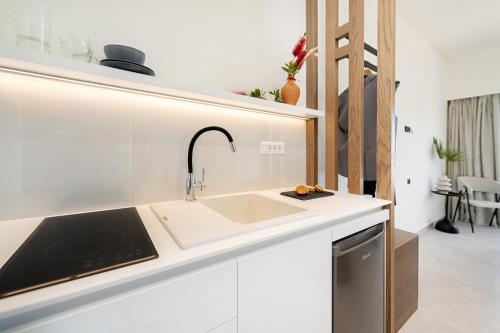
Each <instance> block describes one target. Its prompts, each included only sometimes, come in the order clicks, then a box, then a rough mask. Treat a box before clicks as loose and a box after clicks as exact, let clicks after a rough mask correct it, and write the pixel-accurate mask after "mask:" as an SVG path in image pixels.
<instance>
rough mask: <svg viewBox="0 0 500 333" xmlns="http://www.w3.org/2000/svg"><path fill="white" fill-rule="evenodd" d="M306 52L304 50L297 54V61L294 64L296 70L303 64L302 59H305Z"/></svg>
mask: <svg viewBox="0 0 500 333" xmlns="http://www.w3.org/2000/svg"><path fill="white" fill-rule="evenodd" d="M306 55H307V52H306V51H305V50H300V52H299V54H297V59H296V60H295V63H296V64H297V68H298V69H300V68H301V67H302V65H303V64H304V58H305V57H306Z"/></svg>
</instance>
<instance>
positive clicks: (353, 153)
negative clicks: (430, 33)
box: [347, 0, 365, 194]
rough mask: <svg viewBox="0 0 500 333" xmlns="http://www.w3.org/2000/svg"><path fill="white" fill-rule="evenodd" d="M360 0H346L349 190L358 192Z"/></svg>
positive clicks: (361, 129) (361, 97)
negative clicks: (347, 8) (347, 28)
mask: <svg viewBox="0 0 500 333" xmlns="http://www.w3.org/2000/svg"><path fill="white" fill-rule="evenodd" d="M364 16H365V9H364V0H349V25H350V27H351V30H350V32H349V101H348V103H349V133H348V147H347V148H348V158H347V160H348V183H347V184H348V187H349V193H353V194H362V185H361V181H362V178H363V161H364V154H363V132H364V127H363V118H364V110H365V97H364V91H365V83H364V76H363V70H364V42H365V39H364V31H365V26H364V21H365V20H364Z"/></svg>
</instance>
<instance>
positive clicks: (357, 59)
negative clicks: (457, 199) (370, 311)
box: [325, 0, 396, 333]
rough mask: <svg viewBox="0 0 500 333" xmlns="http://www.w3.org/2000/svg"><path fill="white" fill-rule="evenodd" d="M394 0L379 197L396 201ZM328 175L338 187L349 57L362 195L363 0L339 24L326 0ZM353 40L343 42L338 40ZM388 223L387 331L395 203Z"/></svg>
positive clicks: (353, 184)
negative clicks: (343, 63) (341, 99)
mask: <svg viewBox="0 0 500 333" xmlns="http://www.w3.org/2000/svg"><path fill="white" fill-rule="evenodd" d="M395 1H396V0H378V57H377V58H378V59H377V61H378V65H377V67H378V78H377V86H378V89H377V197H379V198H381V199H386V200H390V201H393V198H394V193H393V184H392V119H393V112H394V97H395V63H396V58H395V28H396V27H395V17H396V12H395ZM325 15H326V32H325V33H326V59H325V62H326V87H325V89H326V92H325V141H326V142H325V177H326V187H327V188H329V189H333V190H337V189H338V171H339V170H338V146H339V142H338V107H339V104H338V95H339V86H338V75H339V71H338V61H339V60H341V59H344V58H348V59H349V101H348V103H349V137H348V140H349V142H348V150H349V151H348V174H349V179H348V186H349V192H350V193H355V194H361V193H362V190H363V186H362V184H361V181H362V178H363V164H364V156H363V155H364V154H363V133H364V124H363V116H364V77H363V76H364V75H363V69H364V0H349V22H347V23H346V24H344V25H342V26H340V27H339V26H338V19H339V0H326V13H325ZM342 38H349V44H347V45H345V46H343V47H340V48H339V47H338V45H339V43H338V42H339V40H340V39H342ZM384 208H385V209H389V210H390V219H389V221H387V228H386V246H387V247H386V248H387V252H386V253H387V256H386V269H387V275H386V276H387V280H386V311H385V316H386V318H385V319H386V332H387V333H394V206H393V205H392V204H391V205H388V206H385V207H384Z"/></svg>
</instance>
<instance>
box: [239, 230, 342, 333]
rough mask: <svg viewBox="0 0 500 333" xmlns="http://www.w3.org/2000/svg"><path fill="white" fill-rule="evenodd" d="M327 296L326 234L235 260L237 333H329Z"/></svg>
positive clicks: (328, 260)
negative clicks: (236, 267) (236, 274)
mask: <svg viewBox="0 0 500 333" xmlns="http://www.w3.org/2000/svg"><path fill="white" fill-rule="evenodd" d="M331 298H332V242H331V232H330V231H329V230H323V231H320V232H316V233H313V234H310V235H306V236H303V237H300V238H297V239H293V240H290V241H287V242H285V243H282V244H279V245H277V246H273V247H270V248H267V249H264V250H262V251H260V252H257V253H252V254H250V255H248V256H246V257H243V258H241V259H240V260H238V333H256V332H258V333H276V332H286V333H309V332H314V333H331V331H332V330H331V324H332V309H331V304H332V303H331Z"/></svg>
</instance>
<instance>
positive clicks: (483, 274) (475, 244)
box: [399, 223, 500, 333]
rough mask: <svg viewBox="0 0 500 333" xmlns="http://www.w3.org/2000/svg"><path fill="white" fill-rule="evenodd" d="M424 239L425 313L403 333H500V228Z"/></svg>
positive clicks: (421, 311)
mask: <svg viewBox="0 0 500 333" xmlns="http://www.w3.org/2000/svg"><path fill="white" fill-rule="evenodd" d="M459 226H460V232H461V234H459V235H450V234H445V233H442V232H439V231H436V230H434V229H428V230H425V231H424V232H422V233H421V234H420V239H419V241H420V277H419V283H420V286H419V294H420V295H419V309H418V310H417V312H416V313H415V314H414V315H413V317H411V318H410V319H409V320H408V322H407V323H406V324H405V326H403V328H402V329H401V330H400V331H399V332H400V333H434V332H435V333H447V332H453V333H496V332H500V228H494V227H493V228H489V227H476V233H475V234H472V233H471V230H470V226H468V225H467V224H462V223H460V224H459Z"/></svg>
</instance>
